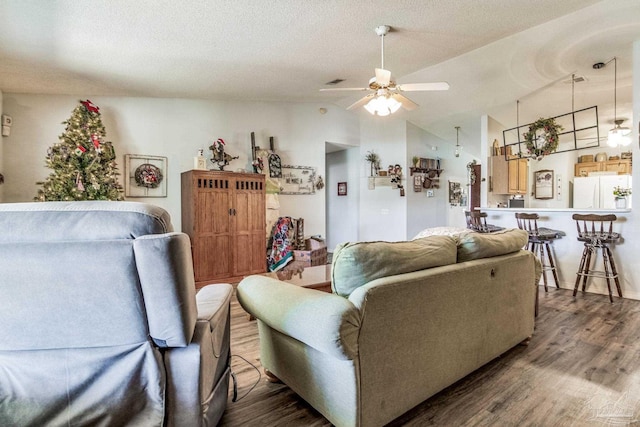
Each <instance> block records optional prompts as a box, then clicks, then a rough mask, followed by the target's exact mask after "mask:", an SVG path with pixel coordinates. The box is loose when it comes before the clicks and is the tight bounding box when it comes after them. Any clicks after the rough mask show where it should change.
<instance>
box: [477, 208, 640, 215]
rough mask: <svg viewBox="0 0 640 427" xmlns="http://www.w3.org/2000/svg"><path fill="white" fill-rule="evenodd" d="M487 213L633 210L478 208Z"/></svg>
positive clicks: (627, 210)
mask: <svg viewBox="0 0 640 427" xmlns="http://www.w3.org/2000/svg"><path fill="white" fill-rule="evenodd" d="M476 209H478V210H481V211H485V212H526V213H538V212H549V213H552V212H567V213H571V214H574V213H590V214H598V215H606V214H621V213H630V212H631V209H573V208H485V207H482V208H476Z"/></svg>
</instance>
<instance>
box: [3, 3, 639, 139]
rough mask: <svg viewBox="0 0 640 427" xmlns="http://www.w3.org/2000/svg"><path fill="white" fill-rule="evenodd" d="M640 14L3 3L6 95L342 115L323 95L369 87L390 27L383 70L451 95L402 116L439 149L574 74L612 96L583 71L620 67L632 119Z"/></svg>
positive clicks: (468, 7)
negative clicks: (170, 101) (480, 119)
mask: <svg viewBox="0 0 640 427" xmlns="http://www.w3.org/2000/svg"><path fill="white" fill-rule="evenodd" d="M639 16H640V1H638V0H605V1H602V2H596V1H595V0H563V1H557V0H538V1H525V0H482V1H478V0H455V1H450V0H394V1H393V2H389V1H377V0H372V1H346V0H343V1H338V0H333V1H332V0H306V1H300V0H272V1H269V2H267V1H257V0H226V1H220V0H215V1H208V2H200V1H198V2H196V1H193V2H176V1H173V0H172V1H167V0H153V1H152V0H139V1H136V2H133V1H129V0H104V1H91V2H82V1H77V0H58V1H41V0H2V1H1V2H0V90H2V91H3V92H5V93H39V94H73V95H78V96H96V95H105V96H144V97H179V98H210V99H222V100H228V99H235V100H269V101H290V102H324V103H328V104H330V103H336V104H338V105H340V106H342V107H345V106H347V105H349V104H350V103H351V102H353V101H355V100H356V99H358V97H359V96H361V94H351V95H349V96H345V95H344V94H336V93H320V92H319V91H318V89H320V88H322V87H325V86H324V84H325V83H326V82H328V81H330V80H333V79H336V78H341V79H345V81H344V82H343V83H341V84H340V85H339V86H342V87H353V86H357V87H359V86H364V85H365V84H366V83H367V82H368V80H369V78H370V77H371V76H372V75H373V70H374V68H375V67H377V66H379V65H380V39H379V37H378V36H376V34H375V33H374V31H373V30H374V28H375V27H376V26H378V25H380V24H387V25H390V26H392V27H393V29H394V31H393V32H391V33H390V34H389V35H388V36H387V37H386V39H385V66H386V68H387V69H390V70H391V71H392V72H393V74H394V75H395V76H396V78H397V80H398V81H399V82H404V83H413V82H423V81H425V82H429V81H439V80H445V81H448V82H449V83H450V85H451V90H450V91H447V92H439V93H411V94H409V97H410V98H411V99H413V100H414V101H416V102H417V103H418V104H420V105H421V108H419V109H418V110H416V111H414V112H412V113H410V114H409V113H402V114H404V115H405V116H406V118H408V119H409V120H411V121H412V122H414V123H416V124H417V125H419V126H421V127H424V128H427V129H429V130H433V131H434V132H435V133H437V134H440V135H441V136H443V137H445V138H446V137H447V135H448V134H452V133H453V134H455V132H452V131H451V129H453V126H454V122H456V121H457V122H456V123H457V124H458V125H462V126H463V129H464V122H465V121H466V120H468V121H470V122H472V121H473V120H475V121H476V122H477V120H476V119H475V118H477V114H482V113H491V114H495V115H496V116H497V118H498V120H504V121H508V120H511V121H513V120H512V118H513V119H515V114H514V113H513V110H514V109H515V107H514V106H513V105H514V100H515V99H517V98H521V97H529V98H530V99H531V103H530V104H529V106H530V107H531V114H532V115H534V116H535V115H537V114H542V112H539V111H537V110H538V109H539V108H540V105H538V104H539V103H538V102H537V101H538V100H536V99H535V98H536V97H535V96H532V95H531V94H535V93H536V92H537V91H541V90H545V91H549V92H558V93H561V94H562V96H564V97H565V98H566V99H569V101H567V105H570V92H566V90H567V88H566V87H562V84H561V83H558V84H557V85H550V84H551V83H552V82H554V81H556V80H559V79H560V80H562V77H563V76H566V75H567V74H570V73H572V72H574V71H575V72H577V73H578V74H588V82H590V83H591V84H592V86H594V88H593V90H594V91H596V92H599V93H601V96H604V94H605V93H611V87H610V85H611V80H612V76H613V74H612V73H610V72H608V71H610V69H609V70H606V69H605V70H600V71H599V74H598V73H594V71H595V70H593V69H591V64H592V63H594V62H598V61H604V60H607V59H610V58H611V57H613V56H614V55H616V56H618V57H619V61H618V70H619V82H621V84H622V85H625V84H627V90H628V92H629V94H628V96H627V100H626V101H625V99H624V96H622V97H620V96H619V99H621V101H619V103H622V104H624V103H625V102H627V103H628V104H629V105H628V107H629V108H628V110H629V111H630V103H631V93H630V92H631V90H630V89H631V83H630V82H631V43H632V41H633V40H634V39H638V38H640V18H638V17H639ZM607 73H608V74H609V75H608V76H607V75H606V74H607ZM555 86H560V88H556V87H555ZM541 88H544V89H541ZM607 91H608V92H607ZM564 92H566V93H564ZM567 93H568V94H569V95H567ZM577 93H578V88H576V94H577ZM581 96H582V95H581ZM567 97H569V98H567ZM610 98H612V96H610ZM534 100H535V101H536V102H534ZM585 102H591V101H590V100H588V101H587V100H585ZM543 104H544V102H543ZM524 107H525V103H524V101H523V108H524ZM543 108H544V106H543ZM534 109H535V110H536V113H533V110H534ZM619 109H620V106H619ZM566 111H567V108H564V109H563V111H562V112H566ZM547 115H551V114H547ZM472 117H475V118H472ZM472 123H475V122H472ZM508 124H512V123H508ZM474 126H476V127H477V125H474Z"/></svg>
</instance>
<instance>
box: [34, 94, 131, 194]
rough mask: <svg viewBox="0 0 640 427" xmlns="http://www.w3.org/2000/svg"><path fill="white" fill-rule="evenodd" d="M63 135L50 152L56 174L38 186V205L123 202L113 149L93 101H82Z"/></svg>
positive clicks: (49, 162) (51, 162) (50, 161)
mask: <svg viewBox="0 0 640 427" xmlns="http://www.w3.org/2000/svg"><path fill="white" fill-rule="evenodd" d="M62 124H64V125H66V128H65V130H64V133H63V134H62V135H60V137H59V140H60V142H58V143H56V144H54V145H53V146H52V147H50V148H49V150H48V152H47V158H46V164H47V167H48V168H50V169H53V172H52V173H51V174H50V175H49V177H48V178H47V179H46V180H45V181H44V182H38V185H41V186H42V188H41V189H39V190H38V195H37V196H36V197H35V200H36V201H49V200H123V196H122V186H121V185H120V184H119V183H118V169H117V166H116V162H115V158H116V154H115V151H114V149H113V145H112V144H111V142H109V141H105V139H104V138H105V137H106V133H105V128H104V125H103V124H102V119H101V117H100V109H99V108H98V107H97V106H95V105H94V104H92V103H91V101H89V100H86V101H80V105H78V106H77V107H76V108H75V109H74V110H73V113H72V114H71V117H70V118H69V120H67V121H66V122H63V123H62Z"/></svg>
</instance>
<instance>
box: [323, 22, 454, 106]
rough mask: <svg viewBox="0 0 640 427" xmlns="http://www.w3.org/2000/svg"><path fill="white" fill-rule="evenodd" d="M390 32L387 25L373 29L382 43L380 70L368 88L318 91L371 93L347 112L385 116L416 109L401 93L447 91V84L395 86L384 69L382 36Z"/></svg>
mask: <svg viewBox="0 0 640 427" xmlns="http://www.w3.org/2000/svg"><path fill="white" fill-rule="evenodd" d="M390 30H391V27H390V26H388V25H380V26H378V27H376V29H375V32H376V34H377V35H378V36H380V39H381V42H382V44H381V46H382V64H381V66H380V68H376V75H375V77H373V78H371V80H369V86H368V87H363V88H359V87H358V88H356V87H348V88H326V89H320V91H322V92H330V91H371V93H369V94H368V95H366V96H365V97H364V98H362V99H360V100H358V101H356V102H354V103H353V104H351V105H350V106H349V107H347V110H353V109H355V108H358V107H361V106H364V108H365V109H366V110H367V111H368V112H370V113H371V114H373V115H378V116H387V115H389V114H392V113H395V112H396V111H398V109H399V108H400V107H403V108H404V109H406V110H409V111H411V110H415V109H416V108H417V107H418V104H416V103H415V102H413V101H412V100H410V99H409V98H407V97H406V96H404V95H403V94H402V92H417V91H430V90H447V89H449V83H447V82H434V83H407V84H402V85H399V84H396V82H395V81H394V80H393V78H392V77H391V71H389V70H385V69H384V36H386V35H387V34H388V33H389V31H390Z"/></svg>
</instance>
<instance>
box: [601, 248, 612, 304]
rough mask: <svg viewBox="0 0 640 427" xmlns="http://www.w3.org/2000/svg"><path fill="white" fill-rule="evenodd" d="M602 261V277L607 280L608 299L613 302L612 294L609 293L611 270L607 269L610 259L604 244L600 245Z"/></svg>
mask: <svg viewBox="0 0 640 427" xmlns="http://www.w3.org/2000/svg"><path fill="white" fill-rule="evenodd" d="M602 261H603V262H604V277H605V279H606V280H607V288H608V289H609V301H610V302H613V295H612V294H611V272H610V271H609V262H610V260H609V257H608V255H607V247H606V246H605V245H602Z"/></svg>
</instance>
